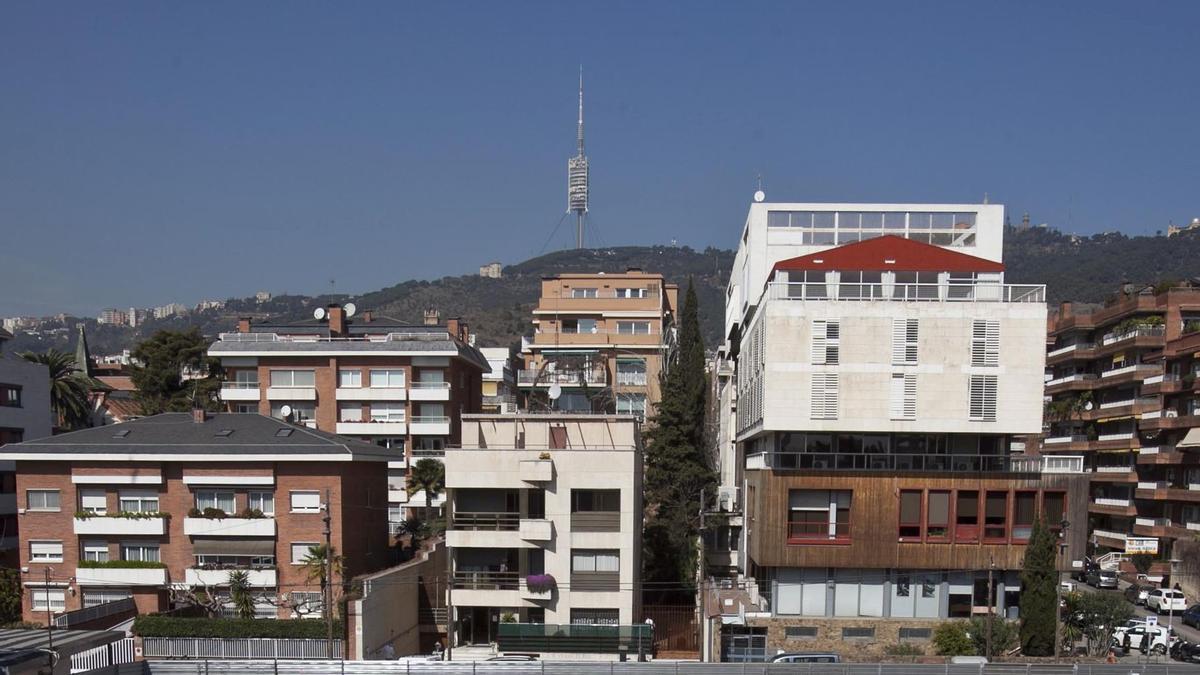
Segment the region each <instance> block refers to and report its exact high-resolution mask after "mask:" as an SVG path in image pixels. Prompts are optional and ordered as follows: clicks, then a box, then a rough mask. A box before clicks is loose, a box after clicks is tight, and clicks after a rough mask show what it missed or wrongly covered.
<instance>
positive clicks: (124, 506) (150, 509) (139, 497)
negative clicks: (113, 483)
mask: <svg viewBox="0 0 1200 675" xmlns="http://www.w3.org/2000/svg"><path fill="white" fill-rule="evenodd" d="M119 503H120V505H121V508H120V509H119V510H120V511H130V512H133V513H156V512H158V493H157V492H151V491H149V490H121V492H120V493H119Z"/></svg>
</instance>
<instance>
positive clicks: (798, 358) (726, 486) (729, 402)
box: [706, 203, 1083, 660]
mask: <svg viewBox="0 0 1200 675" xmlns="http://www.w3.org/2000/svg"><path fill="white" fill-rule="evenodd" d="M1003 217H1004V210H1003V207H1002V206H999V205H987V204H983V205H964V204H951V205H915V204H894V205H885V204H767V203H756V204H753V205H752V206H751V208H750V214H749V216H748V218H747V222H746V226H745V229H744V230H743V236H742V241H741V245H740V247H739V250H738V253H737V256H736V258H735V263H734V268H733V272H732V276H731V279H730V283H729V288H728V295H727V307H726V338H727V342H726V343H725V344H724V345H722V347H721V348H720V350H719V359H718V362H717V363H716V364H715V368H716V374H717V378H716V380H717V387H718V391H717V400H718V401H719V402H720V404H721V406H722V407H721V409H720V410H719V412H718V419H719V424H720V426H721V428H720V431H719V433H718V438H719V439H720V440H721V442H722V443H723V446H722V448H721V453H722V456H723V457H722V461H721V463H720V467H721V474H722V483H723V485H722V488H721V493H722V495H724V496H726V497H727V498H732V499H733V500H734V501H736V500H737V499H738V498H740V501H741V505H740V508H739V507H730V510H731V511H732V512H733V514H734V515H733V516H732V517H730V518H729V528H728V530H729V531H728V533H727V536H726V537H725V538H724V539H723V540H722V541H719V542H716V543H717V544H721V543H725V542H728V541H730V540H732V541H737V540H738V539H739V538H740V539H741V549H742V550H741V559H740V560H739V561H738V563H739V564H740V565H741V566H742V568H741V571H742V573H743V574H747V573H751V571H752V570H753V575H754V579H753V583H752V584H749V586H748V587H749V588H752V589H754V590H755V592H756V593H757V595H758V597H756V598H754V599H755V601H756V602H757V604H758V606H759V607H760V608H761V609H762V610H763V611H762V612H761V614H760V617H761V620H758V621H749V622H747V623H745V624H743V625H741V626H740V627H738V628H736V629H734V628H731V630H730V631H728V632H726V633H723V634H722V645H721V646H722V652H723V656H724V657H725V658H726V659H733V660H736V659H738V658H747V657H748V656H747V653H746V652H745V649H751V651H753V650H755V649H759V650H762V649H768V648H770V649H776V648H794V647H795V645H790V646H789V645H788V644H785V641H784V640H783V639H782V636H783V634H784V633H788V634H791V633H795V634H796V635H801V634H803V635H804V636H806V637H821V638H829V639H838V640H840V639H842V638H853V637H860V638H862V637H870V638H872V639H873V643H872V644H875V645H879V646H880V649H882V646H883V645H886V644H887V643H889V642H895V641H896V640H898V639H899V637H898V636H899V635H900V634H902V629H903V630H910V632H909V633H908V634H909V635H914V634H924V633H923V631H924V632H927V630H928V628H929V626H927V625H923V624H922V623H921V622H920V621H917V620H918V619H927V620H941V619H945V618H947V617H960V616H970V615H972V614H976V613H979V612H981V611H982V612H985V613H986V612H987V611H988V608H989V607H990V608H991V611H994V612H997V613H998V614H1000V615H1002V616H1009V617H1014V616H1015V615H1016V612H1017V607H1016V594H1015V591H1016V589H1018V588H1019V584H1018V582H1017V571H1018V570H1019V569H1020V561H1021V559H1022V555H1023V551H1024V544H1025V543H1026V542H1027V540H1028V537H1029V531H1030V528H1031V526H1032V523H1033V518H1034V517H1035V513H1037V512H1038V511H1041V512H1043V513H1046V514H1048V515H1049V516H1050V518H1051V519H1052V521H1053V522H1058V521H1059V520H1061V519H1062V518H1063V517H1065V516H1066V515H1067V509H1068V508H1070V509H1071V510H1073V511H1074V510H1077V509H1079V508H1081V507H1082V506H1083V503H1082V499H1081V497H1080V495H1079V494H1073V495H1068V493H1071V492H1072V491H1078V489H1079V485H1080V484H1081V483H1080V481H1074V482H1072V481H1071V480H1069V479H1070V478H1072V477H1070V476H1066V477H1064V476H1057V475H1056V476H1045V475H1043V474H1044V473H1064V472H1065V473H1075V472H1077V471H1081V470H1082V467H1081V466H1076V465H1077V464H1080V463H1079V462H1076V461H1075V460H1077V459H1078V458H1063V461H1061V462H1057V461H1056V462H1055V463H1053V466H1043V464H1042V463H1041V461H1040V460H1038V459H1036V458H1033V459H1030V458H1024V457H1014V456H1012V454H1011V446H1012V444H1013V441H1014V437H1016V436H1021V435H1025V434H1037V433H1039V432H1040V430H1041V422H1042V396H1041V391H1042V383H1043V379H1044V372H1045V357H1044V349H1045V330H1046V306H1045V287H1044V286H1040V285H1011V284H1006V283H1005V280H1004V266H1003V264H1002V262H1001V246H1002V238H1003ZM730 457H733V458H734V461H729V458H730ZM734 495H736V497H734ZM1081 514H1082V512H1079V514H1078V515H1079V517H1078V518H1071V520H1072V521H1074V522H1080V519H1081V518H1082V517H1083V516H1082V515H1081ZM743 520H744V524H745V525H744V530H745V532H744V533H743V532H742V528H739V527H737V524H739V523H741V522H743ZM1081 529H1082V528H1081ZM1072 538H1073V540H1074V539H1076V538H1078V539H1079V541H1078V542H1074V543H1076V544H1077V545H1079V546H1082V543H1083V540H1082V534H1081V533H1079V532H1073V533H1072ZM713 543H714V542H712V541H710V542H709V546H710V548H709V553H708V554H707V555H706V560H709V559H711V558H712V556H714V555H717V554H720V553H722V552H721V551H718V550H714V549H713ZM725 545H727V546H728V545H729V544H728V543H725ZM989 565H994V566H995V571H996V579H997V582H996V583H997V584H998V585H999V586H998V587H999V588H1000V589H1001V590H1000V592H998V593H996V594H995V595H994V596H993V597H992V598H991V599H990V600H989V598H988V597H987V587H986V579H984V585H983V586H982V587H981V586H980V584H979V582H980V579H979V578H978V577H979V573H978V572H974V571H973V570H986V569H987V568H988V567H989ZM984 577H986V573H984ZM914 580H916V581H914ZM1014 586H1016V588H1011V587H1014ZM914 587H915V588H917V589H918V591H919V592H916V591H913V590H912V589H913V588H914ZM916 595H919V596H920V598H919V601H916V602H914V598H915V596H916ZM850 618H853V619H857V620H859V623H857V624H855V625H853V626H846V625H844V624H843V623H839V620H844V619H850ZM863 618H869V619H875V618H878V619H900V620H902V621H906V620H907V621H909V622H911V623H912V624H913V625H911V626H908V625H905V626H899V627H898V626H897V624H896V623H895V622H892V623H888V622H884V624H883V625H875V624H873V623H863V622H862V621H861V620H862V619H863ZM781 627H782V628H783V629H784V630H780V628H781ZM771 628H775V631H771V630H769V629H771ZM913 631H915V632H913ZM868 632H869V633H870V635H867V633H868ZM735 645H739V646H735Z"/></svg>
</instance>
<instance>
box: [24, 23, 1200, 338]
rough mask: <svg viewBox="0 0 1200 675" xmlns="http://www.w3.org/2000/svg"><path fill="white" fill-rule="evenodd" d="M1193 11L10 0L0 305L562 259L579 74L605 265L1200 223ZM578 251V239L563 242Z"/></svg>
mask: <svg viewBox="0 0 1200 675" xmlns="http://www.w3.org/2000/svg"><path fill="white" fill-rule="evenodd" d="M1198 25H1200V3H1197V2H1183V1H1181V2H1155V3H1136V2H1123V3H1110V2H1079V3H1045V2H1028V3H1019V2H996V3H984V2H945V3H936V2H890V1H889V2H880V3H842V2H828V3H821V4H816V3H802V2H785V3H778V4H747V3H730V2H721V3H711V4H703V3H695V2H687V3H684V2H677V3H667V2H629V3H609V2H604V3H599V2H594V3H588V4H584V3H579V2H542V3H534V2H515V3H507V2H503V3H498V2H487V3H478V4H465V3H433V2H426V3H415V2H387V3H378V4H374V3H366V2H353V3H329V2H327V3H317V2H280V3H268V2H240V1H239V2H203V3H201V2H188V3H179V2H146V3H127V2H104V3H94V2H93V3H70V4H68V3H51V2H8V3H5V4H4V5H3V6H2V7H0V315H12V314H18V313H20V314H30V313H32V314H43V313H52V312H56V311H69V312H75V313H81V314H89V315H90V314H95V313H96V312H97V311H98V310H99V309H101V308H102V307H105V306H126V307H127V306H130V305H136V306H149V305H156V304H164V303H167V302H171V301H182V302H186V303H194V302H196V301H198V300H200V299H202V298H207V297H212V298H225V297H228V296H231V295H237V296H242V295H248V294H250V293H253V292H254V291H255V290H258V289H267V290H270V291H273V292H276V293H279V292H283V291H290V292H306V293H311V292H321V291H326V290H328V289H329V287H330V286H329V279H331V278H333V279H336V288H337V290H338V291H339V292H351V293H356V292H362V291H368V290H373V289H376V288H379V287H382V286H386V285H390V284H393V283H396V282H398V281H401V280H405V279H409V278H414V277H416V278H432V277H437V276H442V275H445V274H461V273H468V272H472V271H474V270H475V268H476V267H477V266H478V265H479V264H480V263H483V262H486V261H488V260H492V259H499V260H501V261H504V262H505V263H511V262H518V261H521V260H524V259H526V258H528V257H530V256H532V255H535V254H537V253H539V252H540V251H541V250H542V248H543V245H544V244H545V242H546V239H547V237H548V236H549V234H550V232H551V230H552V229H553V227H554V225H555V224H556V223H557V222H558V219H559V217H560V215H561V214H562V212H563V210H564V209H565V199H566V198H565V185H566V177H565V169H566V159H567V157H568V156H570V155H571V154H572V152H573V149H574V148H573V146H574V134H575V130H574V124H575V78H576V69H577V67H578V64H580V63H583V64H584V68H585V77H586V86H587V99H588V101H587V118H588V127H587V133H588V150H589V152H588V154H589V156H590V158H591V162H592V208H593V222H594V223H595V225H596V226H597V227H598V228H599V237H598V239H595V238H594V239H592V240H591V241H592V242H596V243H600V244H604V245H618V244H658V243H668V242H670V241H671V240H672V239H677V240H678V242H679V243H680V244H687V245H690V246H693V247H703V246H707V245H715V246H720V247H729V248H731V247H733V246H734V245H735V244H736V243H737V237H738V231H739V228H740V226H741V224H742V222H743V219H744V215H745V212H746V208H747V204H748V202H749V198H750V196H751V193H752V192H753V189H754V182H755V178H754V177H755V175H756V173H758V172H759V171H761V172H762V173H763V174H764V176H765V178H764V181H765V187H766V190H767V193H768V196H769V197H768V198H769V199H772V200H780V201H782V200H796V201H799V200H811V201H824V200H847V201H935V202H936V201H979V200H981V199H982V197H983V195H984V193H985V192H987V193H989V194H990V196H991V199H992V201H993V202H1001V203H1004V204H1006V205H1007V206H1008V208H1009V213H1010V216H1011V217H1012V219H1013V220H1014V222H1015V221H1017V220H1019V219H1020V214H1021V213H1022V212H1023V211H1029V212H1031V213H1032V216H1033V220H1034V222H1035V223H1040V222H1048V223H1051V224H1052V225H1055V226H1058V227H1060V228H1062V229H1065V230H1069V231H1074V232H1079V233H1092V232H1097V231H1102V230H1108V229H1121V230H1124V231H1126V232H1153V231H1154V230H1157V229H1165V226H1166V224H1167V222H1168V221H1169V220H1174V221H1175V222H1176V223H1179V222H1182V221H1185V220H1187V219H1190V218H1191V217H1193V216H1200V203H1198V195H1200V192H1198V191H1197V185H1198V181H1197V179H1198V177H1200V131H1198V129H1200V124H1198V122H1200V87H1197V81H1198V80H1197V78H1198V77H1200V75H1198V74H1197V65H1198V64H1200V43H1198V42H1197V40H1196V30H1197V26H1198ZM569 242H570V233H569V227H568V226H567V224H565V223H564V226H563V228H562V229H561V230H560V231H559V233H558V236H557V238H556V239H555V240H554V241H552V242H551V245H550V247H551V248H561V247H565V246H567V245H568V244H569Z"/></svg>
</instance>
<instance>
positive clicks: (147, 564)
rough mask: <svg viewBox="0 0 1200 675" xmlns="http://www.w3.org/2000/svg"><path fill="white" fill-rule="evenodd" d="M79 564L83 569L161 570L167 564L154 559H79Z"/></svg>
mask: <svg viewBox="0 0 1200 675" xmlns="http://www.w3.org/2000/svg"><path fill="white" fill-rule="evenodd" d="M79 566H80V567H82V568H85V569H132V570H136V569H142V570H161V569H166V567H167V564H166V563H162V562H158V561H155V560H105V561H104V562H99V561H96V560H80V561H79Z"/></svg>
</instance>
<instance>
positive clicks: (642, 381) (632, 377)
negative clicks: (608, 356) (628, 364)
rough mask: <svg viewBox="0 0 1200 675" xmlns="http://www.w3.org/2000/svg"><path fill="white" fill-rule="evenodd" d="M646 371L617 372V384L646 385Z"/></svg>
mask: <svg viewBox="0 0 1200 675" xmlns="http://www.w3.org/2000/svg"><path fill="white" fill-rule="evenodd" d="M646 381H647V380H646V373H622V372H620V371H618V372H617V384H620V385H625V386H630V387H644V386H645V385H646Z"/></svg>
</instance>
